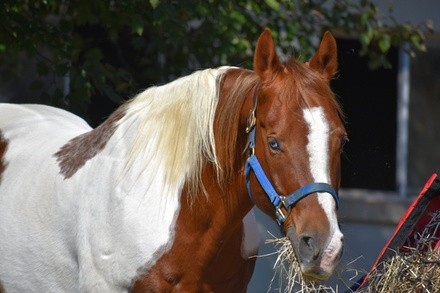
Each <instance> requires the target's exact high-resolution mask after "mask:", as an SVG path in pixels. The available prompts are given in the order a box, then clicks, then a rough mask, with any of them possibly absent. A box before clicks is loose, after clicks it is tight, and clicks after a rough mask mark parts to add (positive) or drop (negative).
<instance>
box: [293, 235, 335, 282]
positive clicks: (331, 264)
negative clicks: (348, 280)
mask: <svg viewBox="0 0 440 293" xmlns="http://www.w3.org/2000/svg"><path fill="white" fill-rule="evenodd" d="M286 236H287V237H288V238H289V240H290V242H291V244H292V247H293V250H294V252H295V255H296V258H297V260H298V263H299V264H300V267H301V272H302V274H303V275H304V276H305V277H306V278H310V279H317V280H326V279H328V278H329V277H330V276H331V275H332V274H333V272H334V270H335V268H336V267H337V265H338V264H339V260H340V259H341V256H342V252H343V235H342V233H341V232H340V231H339V230H337V231H335V232H334V233H333V235H331V237H330V239H329V240H324V241H323V240H322V239H320V237H319V235H314V234H313V233H304V234H301V235H298V234H297V233H296V231H295V229H294V228H293V227H291V228H289V229H288V230H287V232H286Z"/></svg>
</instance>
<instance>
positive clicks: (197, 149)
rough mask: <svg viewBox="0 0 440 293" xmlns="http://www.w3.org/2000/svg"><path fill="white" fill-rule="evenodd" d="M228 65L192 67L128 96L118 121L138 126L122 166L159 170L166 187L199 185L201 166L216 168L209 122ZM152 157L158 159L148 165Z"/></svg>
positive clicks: (211, 120) (216, 162)
mask: <svg viewBox="0 0 440 293" xmlns="http://www.w3.org/2000/svg"><path fill="white" fill-rule="evenodd" d="M230 68H231V67H220V68H218V69H206V70H201V71H196V72H194V73H192V74H191V75H188V76H185V77H181V78H179V79H177V80H175V81H173V82H171V83H168V84H165V85H162V86H157V87H151V88H149V89H147V90H145V91H144V92H142V93H140V94H139V95H137V96H136V97H135V98H134V99H132V100H131V101H130V102H129V103H128V104H127V105H126V107H125V116H124V118H123V119H121V121H120V124H123V123H127V124H129V125H131V124H133V125H137V126H136V127H137V129H136V130H135V135H134V140H133V143H132V145H131V147H130V149H129V153H128V160H127V168H126V170H128V169H130V167H131V166H133V164H134V163H135V162H136V161H137V160H143V161H144V162H145V163H144V165H143V166H142V168H141V169H142V170H141V171H140V173H142V172H143V171H145V170H146V169H148V168H157V171H159V169H160V170H162V171H163V172H164V182H163V184H164V185H165V186H168V187H171V189H173V190H176V188H177V189H180V188H181V187H182V186H183V183H185V182H188V183H189V187H190V188H191V190H192V191H194V190H195V189H196V188H198V187H201V186H200V182H201V180H200V170H201V168H202V163H203V162H204V161H205V160H208V161H210V162H212V163H213V164H214V165H215V166H216V168H217V171H219V168H220V167H219V166H220V165H219V162H218V159H217V156H216V150H215V140H214V130H213V124H214V115H215V110H216V107H217V102H218V94H219V84H218V81H219V78H220V77H221V75H222V74H223V73H224V72H226V71H227V70H228V69H230ZM151 161H155V162H156V163H155V164H150V163H149V162H151ZM139 175H140V174H139Z"/></svg>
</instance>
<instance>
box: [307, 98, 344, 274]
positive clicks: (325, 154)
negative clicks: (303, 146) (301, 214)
mask: <svg viewBox="0 0 440 293" xmlns="http://www.w3.org/2000/svg"><path fill="white" fill-rule="evenodd" d="M303 115H304V119H305V121H306V123H307V126H308V127H309V133H308V135H307V139H308V143H307V153H308V155H309V164H310V173H311V174H312V176H313V179H314V182H322V183H328V184H330V176H329V151H330V150H329V132H330V127H329V124H328V121H327V119H326V117H325V113H324V111H323V109H322V108H321V107H311V108H305V109H303ZM318 202H319V204H320V205H321V206H322V208H323V209H324V212H325V214H326V215H327V218H328V221H329V223H330V239H329V242H328V245H327V247H326V248H325V251H324V254H323V257H322V262H321V266H322V268H323V269H326V268H328V269H330V270H331V269H332V267H333V264H334V262H335V258H336V257H337V256H338V254H339V251H340V250H341V248H342V233H341V231H340V230H339V226H338V221H337V218H336V213H335V201H334V199H333V197H332V196H331V195H330V194H327V193H321V192H319V193H318Z"/></svg>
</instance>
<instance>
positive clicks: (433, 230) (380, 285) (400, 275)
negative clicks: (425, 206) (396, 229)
mask: <svg viewBox="0 0 440 293" xmlns="http://www.w3.org/2000/svg"><path fill="white" fill-rule="evenodd" d="M439 232H440V210H438V211H437V212H435V213H433V214H432V215H431V220H430V222H429V223H428V224H427V225H426V226H425V228H424V230H423V231H422V233H420V234H416V235H415V237H414V239H409V242H408V245H410V246H403V247H402V248H401V249H399V251H395V255H394V256H393V257H391V258H389V259H387V260H385V261H383V262H381V263H379V264H378V265H377V267H376V268H375V269H374V270H373V271H372V272H371V273H370V274H369V275H368V277H367V280H366V284H365V285H364V286H362V288H361V289H360V290H358V291H356V292H360V293H370V292H378V293H388V292H390V293H391V292H392V293H395V292H399V293H400V292H403V293H409V292H426V293H439V292H440V249H439V248H438V247H437V249H436V245H437V243H438V241H440V239H439Z"/></svg>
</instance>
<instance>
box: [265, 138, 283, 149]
mask: <svg viewBox="0 0 440 293" xmlns="http://www.w3.org/2000/svg"><path fill="white" fill-rule="evenodd" d="M268 143H269V147H270V148H271V149H272V150H274V151H280V150H281V147H280V144H279V143H278V141H277V140H276V139H275V138H269V142H268Z"/></svg>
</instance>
